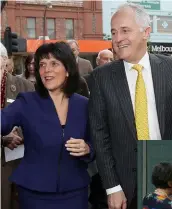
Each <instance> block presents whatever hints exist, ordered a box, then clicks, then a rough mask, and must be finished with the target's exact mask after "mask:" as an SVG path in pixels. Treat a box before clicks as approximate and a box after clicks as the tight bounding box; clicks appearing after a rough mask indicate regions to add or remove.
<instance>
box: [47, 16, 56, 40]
mask: <svg viewBox="0 0 172 209" xmlns="http://www.w3.org/2000/svg"><path fill="white" fill-rule="evenodd" d="M47 35H48V36H49V38H50V39H55V38H56V35H55V19H47Z"/></svg>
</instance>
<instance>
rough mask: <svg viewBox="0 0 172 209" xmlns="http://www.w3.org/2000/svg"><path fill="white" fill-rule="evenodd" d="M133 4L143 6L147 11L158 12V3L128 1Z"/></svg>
mask: <svg viewBox="0 0 172 209" xmlns="http://www.w3.org/2000/svg"><path fill="white" fill-rule="evenodd" d="M128 2H132V3H135V4H140V5H142V6H144V8H145V9H149V10H160V1H157V0H155V1H128Z"/></svg>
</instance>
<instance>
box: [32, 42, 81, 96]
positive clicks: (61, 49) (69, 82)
mask: <svg viewBox="0 0 172 209" xmlns="http://www.w3.org/2000/svg"><path fill="white" fill-rule="evenodd" d="M51 56H53V57H54V58H55V59H57V60H59V61H61V62H62V63H63V65H64V67H65V69H66V71H67V72H68V74H69V76H68V77H67V78H66V81H65V83H64V85H63V87H62V91H63V92H64V93H65V94H66V95H67V96H70V95H72V94H73V93H74V92H76V91H77V90H78V87H79V79H80V76H79V71H78V66H77V63H76V59H75V56H74V54H73V52H72V50H71V48H70V46H69V45H68V44H67V43H65V42H56V43H49V44H43V45H42V46H40V47H39V48H38V49H37V50H36V53H35V56H34V61H35V77H36V83H37V87H36V91H37V92H38V93H39V94H40V95H41V96H43V97H45V96H48V90H47V89H46V88H45V87H44V85H43V83H42V80H41V77H40V74H39V63H40V61H41V60H42V59H44V58H46V59H50V57H51Z"/></svg>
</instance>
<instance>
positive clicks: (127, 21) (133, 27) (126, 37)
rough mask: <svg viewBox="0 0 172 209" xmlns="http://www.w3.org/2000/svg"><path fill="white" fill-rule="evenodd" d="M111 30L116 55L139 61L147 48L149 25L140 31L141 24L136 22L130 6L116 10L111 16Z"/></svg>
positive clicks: (129, 60)
mask: <svg viewBox="0 0 172 209" xmlns="http://www.w3.org/2000/svg"><path fill="white" fill-rule="evenodd" d="M111 32H112V42H113V48H114V51H115V52H116V54H117V57H118V58H119V59H123V60H125V61H127V62H131V63H137V62H138V61H140V59H141V58H142V57H143V56H144V54H145V53H146V50H147V38H148V36H149V33H150V27H148V28H147V29H144V30H143V31H142V32H141V26H139V24H138V23H137V22H136V19H135V12H134V11H133V10H132V9H131V8H125V9H123V10H121V11H118V12H117V13H116V14H115V15H114V16H113V17H112V20H111Z"/></svg>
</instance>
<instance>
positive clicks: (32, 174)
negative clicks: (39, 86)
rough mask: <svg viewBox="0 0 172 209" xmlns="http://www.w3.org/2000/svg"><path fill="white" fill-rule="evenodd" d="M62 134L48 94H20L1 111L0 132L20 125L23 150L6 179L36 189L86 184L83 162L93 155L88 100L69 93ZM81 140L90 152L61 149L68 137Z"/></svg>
mask: <svg viewBox="0 0 172 209" xmlns="http://www.w3.org/2000/svg"><path fill="white" fill-rule="evenodd" d="M68 108H69V109H68V115H67V121H66V126H65V129H64V133H63V131H62V127H61V124H60V121H59V118H58V115H57V113H56V110H55V106H54V103H53V101H52V99H51V97H50V96H48V97H46V98H42V97H40V96H39V94H38V93H37V92H29V93H20V94H19V95H18V97H17V99H16V100H15V101H14V102H13V103H12V104H10V105H9V106H8V107H7V108H4V109H3V110H2V111H1V119H2V125H1V134H2V136H3V135H7V134H9V133H10V132H11V130H12V128H13V127H14V126H20V127H21V128H22V131H23V135H24V146H25V152H24V157H23V159H22V160H21V163H20V165H19V166H18V168H17V169H16V170H15V171H14V173H13V174H12V176H11V177H10V180H11V181H12V182H15V183H16V184H17V185H20V186H22V187H24V188H27V189H30V190H35V191H40V192H59V193H60V192H67V191H72V190H75V189H80V188H83V187H86V186H87V185H88V184H89V181H90V179H89V175H88V173H87V164H88V162H91V161H92V160H93V158H94V151H93V147H92V142H91V139H90V134H89V127H88V99H87V98H85V97H83V96H81V95H78V94H73V95H72V96H71V97H70V98H69V107H68ZM70 137H73V138H76V139H84V140H85V141H86V142H87V143H88V144H89V146H90V148H91V154H89V155H88V156H84V157H73V156H71V155H70V154H69V152H68V151H67V150H66V148H65V146H64V145H65V142H66V141H67V140H68V139H69V138H70Z"/></svg>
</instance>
